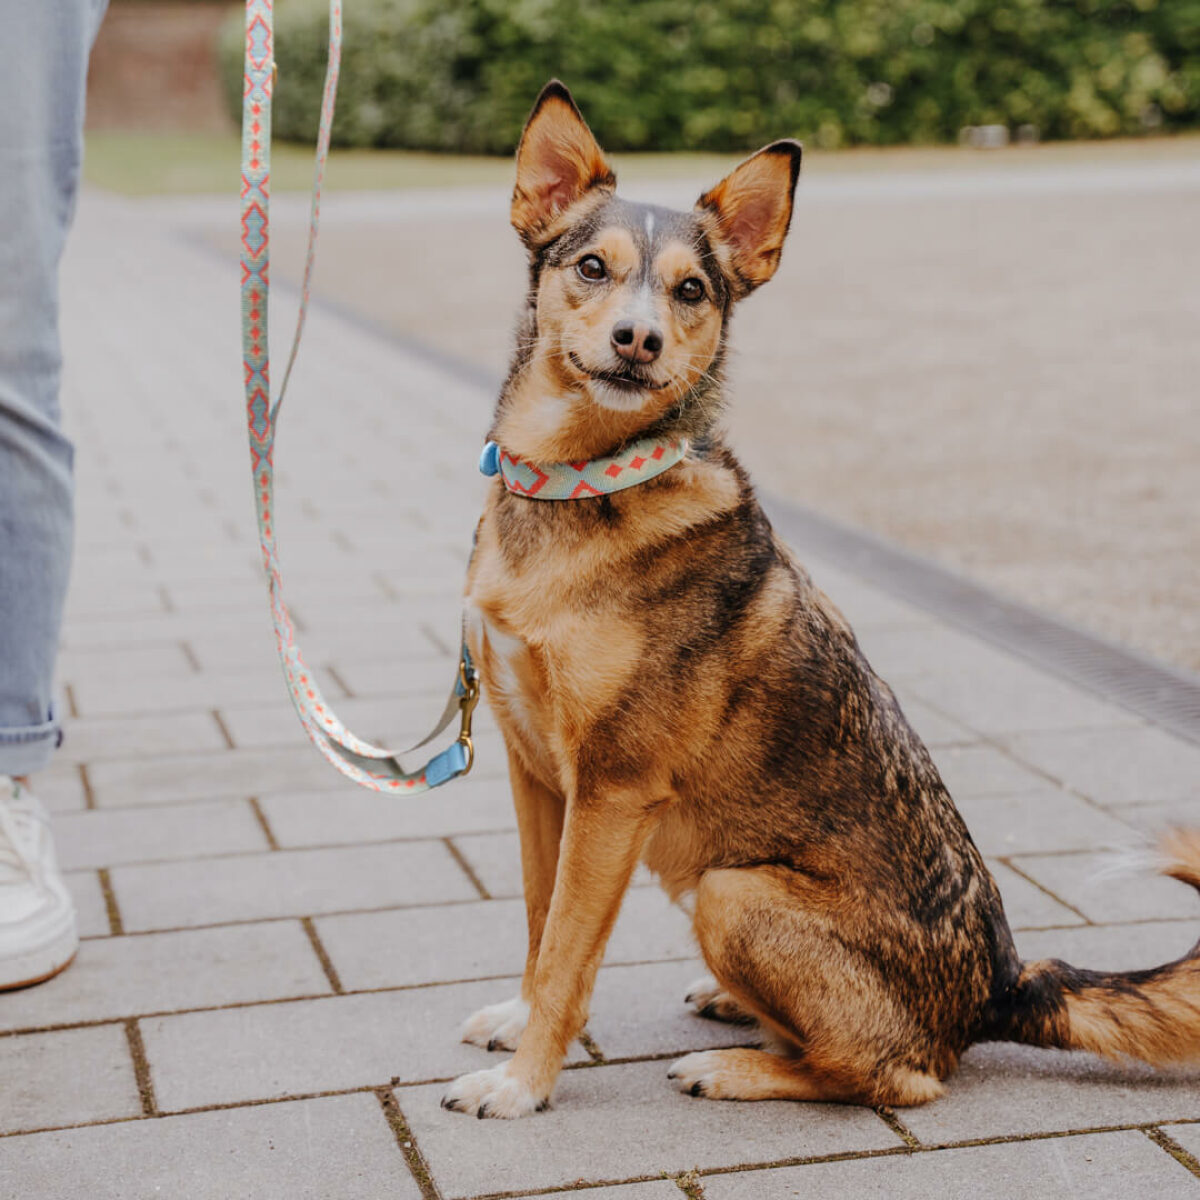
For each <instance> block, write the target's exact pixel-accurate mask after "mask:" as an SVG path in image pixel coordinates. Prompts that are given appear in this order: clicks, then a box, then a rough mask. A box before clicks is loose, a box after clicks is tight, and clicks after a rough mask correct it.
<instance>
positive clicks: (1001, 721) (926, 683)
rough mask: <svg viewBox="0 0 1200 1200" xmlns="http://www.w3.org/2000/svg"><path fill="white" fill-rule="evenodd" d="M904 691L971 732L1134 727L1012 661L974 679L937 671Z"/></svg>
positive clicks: (1106, 707)
mask: <svg viewBox="0 0 1200 1200" xmlns="http://www.w3.org/2000/svg"><path fill="white" fill-rule="evenodd" d="M910 687H911V688H912V689H913V691H915V692H916V693H917V695H919V696H923V697H925V698H926V699H927V700H929V701H930V702H931V703H933V704H936V705H937V706H938V707H939V708H941V709H943V710H945V711H946V712H951V713H953V714H954V715H955V716H956V717H957V718H958V719H959V720H961V721H963V722H965V723H966V724H967V725H970V726H971V728H972V729H978V730H979V731H980V732H982V733H987V734H991V735H1002V734H1003V735H1008V734H1013V733H1019V732H1023V731H1026V730H1044V729H1054V730H1059V729H1104V728H1110V727H1126V728H1135V727H1137V726H1138V725H1139V720H1138V718H1137V717H1135V716H1133V715H1132V714H1131V713H1130V712H1128V710H1126V709H1123V708H1118V707H1117V706H1116V705H1112V704H1106V703H1105V702H1104V701H1102V700H1099V699H1097V698H1096V697H1095V696H1093V695H1091V694H1089V693H1087V692H1083V691H1081V690H1080V689H1078V688H1075V687H1071V686H1070V685H1069V684H1066V683H1063V682H1061V681H1060V680H1057V679H1054V678H1052V677H1050V676H1048V675H1043V674H1042V673H1041V672H1039V671H1037V670H1036V669H1034V668H1033V667H1030V666H1026V665H1025V664H1023V663H1017V662H1013V661H1009V662H1006V663H1005V664H1004V665H1003V666H1002V667H993V668H989V669H988V670H986V671H983V672H979V673H976V672H954V671H945V672H942V671H939V672H938V673H937V674H929V675H926V676H923V677H921V678H920V679H913V680H912V681H911V682H910Z"/></svg>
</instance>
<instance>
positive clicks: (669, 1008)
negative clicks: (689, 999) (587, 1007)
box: [587, 958, 761, 1059]
mask: <svg viewBox="0 0 1200 1200" xmlns="http://www.w3.org/2000/svg"><path fill="white" fill-rule="evenodd" d="M708 973H709V972H708V969H707V967H705V965H704V962H703V960H702V959H700V958H694V959H689V960H688V961H686V962H669V963H645V964H638V965H636V966H606V967H602V968H601V969H600V972H599V974H598V975H597V977H596V990H595V992H594V993H593V996H592V1006H591V1015H590V1016H589V1017H588V1025H587V1028H588V1033H589V1034H590V1035H591V1036H592V1039H593V1040H594V1041H595V1042H596V1044H597V1045H598V1046H599V1047H600V1050H601V1052H602V1053H603V1055H604V1057H605V1058H608V1059H620V1058H644V1057H649V1056H651V1055H661V1054H686V1053H688V1052H689V1051H692V1050H712V1049H716V1048H718V1047H721V1046H745V1045H754V1044H756V1043H758V1042H759V1040H760V1038H761V1034H760V1033H759V1032H758V1031H757V1029H756V1028H754V1027H752V1026H745V1025H727V1024H724V1023H723V1022H721V1021H708V1020H705V1019H704V1018H703V1017H698V1016H696V1014H695V1013H694V1012H692V1010H691V1009H690V1008H689V1007H688V1006H687V1005H685V1004H684V1003H683V998H684V996H685V995H687V992H688V987H689V985H691V984H692V983H694V982H695V981H696V980H697V979H699V978H701V977H702V976H704V975H707V974H708Z"/></svg>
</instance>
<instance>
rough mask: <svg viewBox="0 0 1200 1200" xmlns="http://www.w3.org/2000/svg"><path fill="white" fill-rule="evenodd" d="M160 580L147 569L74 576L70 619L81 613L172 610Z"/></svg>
mask: <svg viewBox="0 0 1200 1200" xmlns="http://www.w3.org/2000/svg"><path fill="white" fill-rule="evenodd" d="M169 611H170V608H169V607H168V605H167V604H166V602H165V600H164V598H163V596H162V594H161V592H160V591H159V590H158V584H157V583H156V582H155V580H154V579H153V577H151V576H150V575H148V574H147V573H145V572H144V571H143V572H140V573H138V575H137V576H134V575H131V574H127V575H120V576H115V577H114V576H108V577H107V578H105V579H103V580H100V579H95V578H94V579H91V580H86V579H85V580H78V579H77V580H72V587H71V591H70V593H69V595H68V597H67V607H66V617H67V619H71V618H79V617H85V618H86V617H107V616H113V615H116V616H140V615H141V614H142V613H159V612H169Z"/></svg>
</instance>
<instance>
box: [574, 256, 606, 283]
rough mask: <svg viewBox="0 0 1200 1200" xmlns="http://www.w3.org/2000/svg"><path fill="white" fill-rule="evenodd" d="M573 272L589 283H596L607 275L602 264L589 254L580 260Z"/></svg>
mask: <svg viewBox="0 0 1200 1200" xmlns="http://www.w3.org/2000/svg"><path fill="white" fill-rule="evenodd" d="M575 270H577V271H578V272H579V274H580V275H582V276H583V278H584V279H586V280H587V281H588V282H589V283H596V282H598V281H599V280H601V279H603V278H605V276H606V275H607V274H608V272H607V271H605V269H604V264H603V263H602V262H601V261H600V259H598V258H597V257H596V255H594V254H589V255H588V256H587V257H586V258H581V259H580V260H579V262H578V264H577V265H576V267H575Z"/></svg>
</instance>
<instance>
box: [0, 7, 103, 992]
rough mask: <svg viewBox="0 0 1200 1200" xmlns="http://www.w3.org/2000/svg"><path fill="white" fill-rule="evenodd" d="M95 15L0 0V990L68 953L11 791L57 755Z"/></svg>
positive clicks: (29, 804)
mask: <svg viewBox="0 0 1200 1200" xmlns="http://www.w3.org/2000/svg"><path fill="white" fill-rule="evenodd" d="M104 6H105V0H37V3H32V4H31V3H25V2H23V0H0V23H2V26H3V29H4V48H5V54H4V66H3V69H2V70H0V987H4V986H12V985H14V984H19V983H27V982H31V981H33V980H34V979H35V978H37V977H44V976H45V975H47V974H53V973H54V971H55V970H58V969H61V967H62V966H64V965H65V964H66V962H67V961H69V959H70V956H71V954H73V953H74V919H73V914H72V912H71V909H70V901H69V898H68V897H67V896H66V892H65V888H63V887H62V884H61V880H60V879H59V878H58V873H57V870H56V868H55V866H54V856H53V849H52V847H51V844H50V838H49V831H48V829H47V827H46V819H45V814H44V812H43V811H42V809H41V806H40V805H38V804H37V803H36V801H35V800H33V798H32V796H31V794H30V792H29V789H28V787H27V786H24V785H23V784H19V783H17V782H15V781H16V780H17V779H20V778H21V777H27V776H28V775H30V774H31V773H32V772H34V771H37V770H38V769H39V768H41V767H43V766H45V765H46V764H47V763H48V762H49V761H50V757H51V755H52V754H53V752H54V749H55V747H56V746H57V745H58V742H59V731H58V722H57V715H56V713H55V711H54V705H53V700H52V693H51V689H52V680H53V674H54V660H55V654H56V650H57V644H58V635H59V624H60V622H61V619H62V608H63V599H64V596H65V594H66V587H67V576H68V573H69V570H70V562H71V539H72V480H71V462H72V448H71V444H70V442H69V441H68V440H67V439H66V437H65V436H64V435H63V433H62V430H61V428H60V413H59V399H58V387H59V374H60V366H61V356H60V352H59V341H58V263H59V258H60V257H61V255H62V249H63V244H64V242H65V240H66V236H67V230H68V228H69V227H70V223H71V217H72V214H73V211H74V207H75V195H76V191H77V189H78V183H79V167H80V161H81V159H82V152H83V111H84V96H85V90H86V80H87V63H88V55H89V52H90V50H91V45H92V40H93V38H94V37H95V34H96V30H97V28H98V27H99V23H100V18H101V16H102V15H103V11H104ZM68 918H69V921H68ZM68 924H69V929H68ZM64 955H65V957H64Z"/></svg>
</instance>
